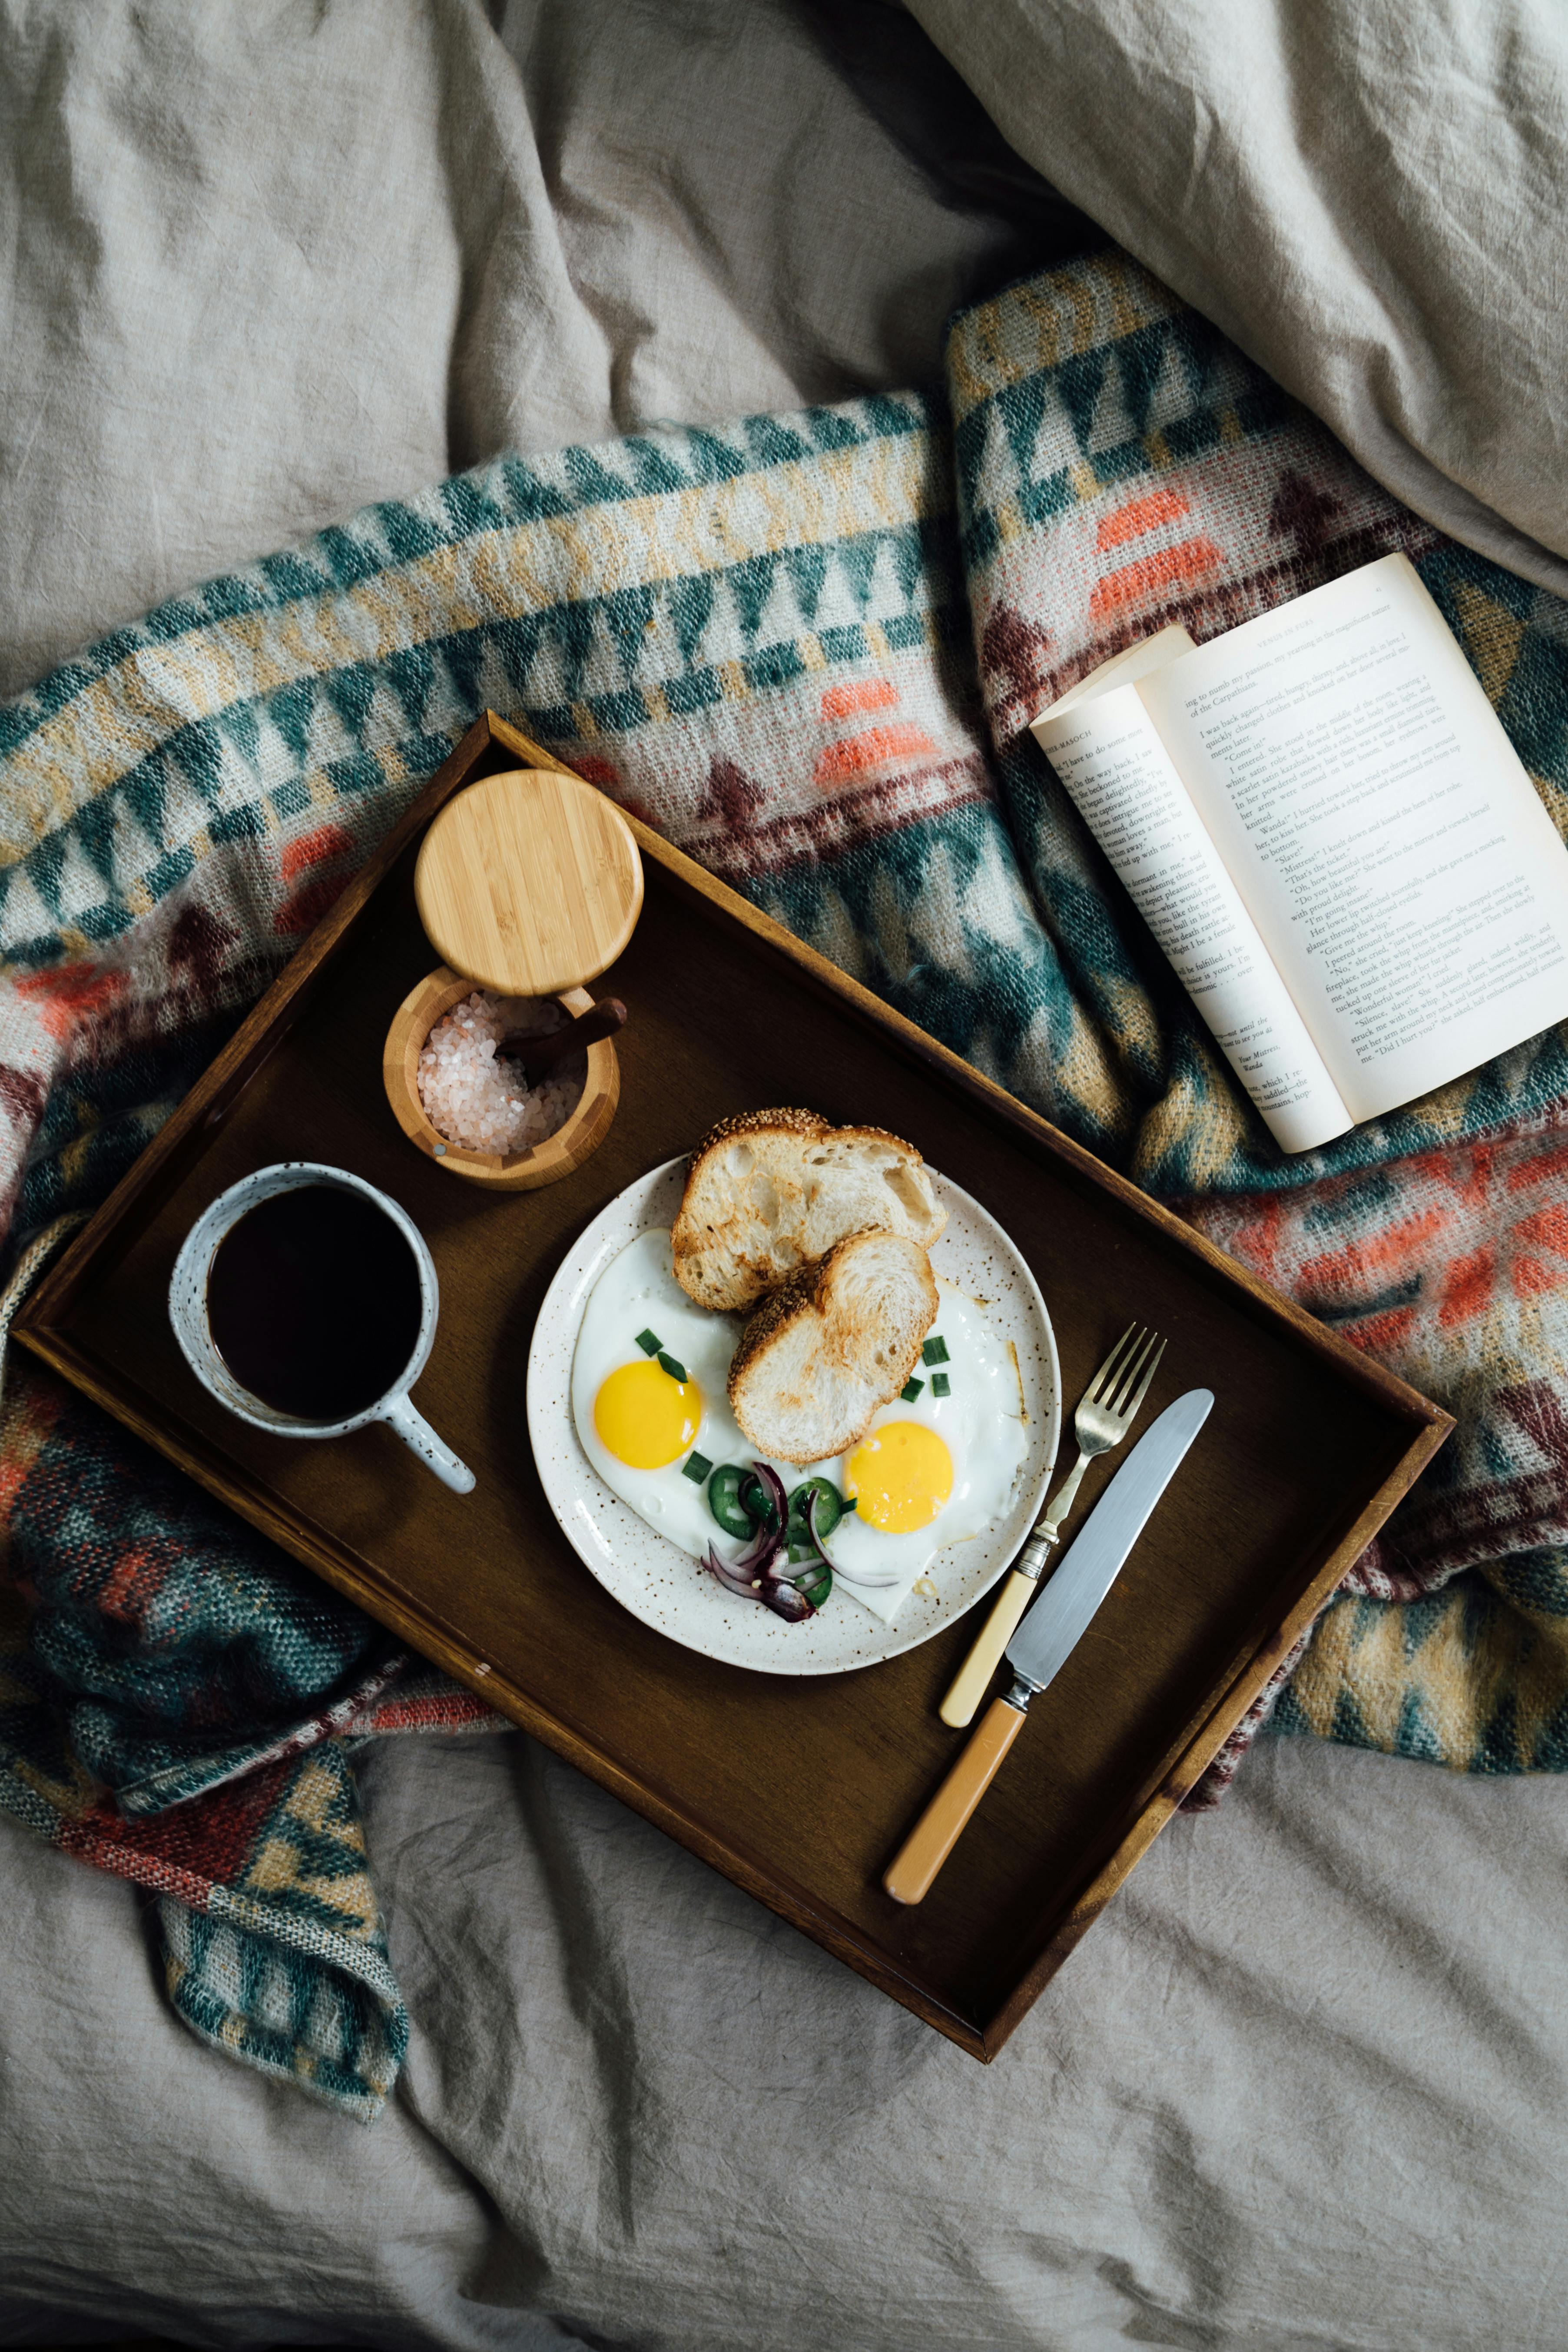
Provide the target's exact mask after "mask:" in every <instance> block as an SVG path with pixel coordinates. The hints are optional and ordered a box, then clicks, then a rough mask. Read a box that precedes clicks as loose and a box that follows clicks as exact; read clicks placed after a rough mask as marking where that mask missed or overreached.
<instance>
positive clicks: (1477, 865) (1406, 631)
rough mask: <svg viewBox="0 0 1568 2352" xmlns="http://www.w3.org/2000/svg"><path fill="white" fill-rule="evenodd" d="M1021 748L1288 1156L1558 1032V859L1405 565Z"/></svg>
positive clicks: (1130, 685)
mask: <svg viewBox="0 0 1568 2352" xmlns="http://www.w3.org/2000/svg"><path fill="white" fill-rule="evenodd" d="M1033 728H1034V733H1035V735H1036V737H1037V740H1038V741H1039V743H1040V746H1041V748H1042V750H1043V751H1045V753H1046V755H1047V758H1048V759H1049V761H1050V762H1051V765H1052V767H1053V768H1054V769H1055V770H1056V772H1057V774H1058V776H1059V777H1060V778H1061V781H1062V782H1063V783H1064V784H1065V785H1066V787H1067V789H1068V792H1069V793H1071V794H1072V797H1073V799H1074V801H1075V802H1076V803H1078V806H1079V810H1080V811H1081V812H1082V814H1083V817H1084V821H1085V823H1086V824H1088V825H1089V829H1090V831H1091V832H1092V833H1093V834H1094V835H1095V836H1096V838H1097V839H1098V840H1099V842H1100V846H1101V848H1102V849H1103V850H1104V851H1105V854H1106V856H1108V857H1109V858H1110V862H1111V864H1112V866H1114V867H1115V868H1116V871H1117V873H1118V874H1119V875H1120V876H1121V879H1122V881H1123V882H1124V883H1125V884H1126V886H1127V888H1128V890H1129V892H1130V893H1131V898H1132V901H1133V904H1134V905H1135V906H1136V907H1137V908H1138V911H1139V913H1140V914H1141V915H1142V917H1143V919H1144V921H1145V922H1146V923H1147V924H1148V926H1149V929H1151V930H1152V933H1153V935H1154V938H1155V939H1156V940H1157V941H1158V942H1159V945H1160V946H1161V947H1162V948H1163V950H1164V951H1165V953H1166V955H1168V956H1169V957H1170V959H1171V961H1172V963H1173V965H1174V967H1175V970H1176V973H1177V976H1178V977H1179V978H1180V979H1181V980H1182V981H1183V982H1184V984H1185V986H1186V987H1187V989H1188V990H1189V991H1190V992H1191V994H1192V997H1193V1000H1194V1003H1195V1004H1196V1005H1197V1008H1198V1010H1199V1012H1200V1013H1202V1014H1203V1016H1204V1018H1205V1021H1206V1022H1207V1023H1208V1025H1209V1027H1210V1028H1211V1029H1212V1030H1213V1031H1214V1034H1215V1040H1216V1042H1217V1043H1218V1045H1220V1047H1221V1048H1222V1050H1223V1051H1224V1053H1225V1055H1226V1058H1227V1060H1228V1061H1229V1063H1230V1065H1231V1067H1232V1068H1233V1069H1234V1070H1235V1071H1236V1074H1237V1076H1238V1077H1239V1078H1240V1080H1241V1082H1242V1084H1243V1085H1244V1086H1245V1087H1246V1088H1247V1092H1248V1093H1249V1094H1250V1095H1251V1097H1252V1099H1253V1101H1254V1102H1255V1103H1256V1104H1257V1105H1258V1109H1259V1110H1260V1111H1261V1113H1262V1114H1263V1117H1264V1118H1265V1119H1267V1121H1268V1125H1269V1127H1270V1129H1272V1130H1273V1133H1274V1136H1275V1138H1276V1139H1277V1140H1278V1142H1279V1147H1280V1149H1281V1150H1284V1151H1307V1150H1310V1149H1311V1148H1312V1146H1313V1145H1315V1144H1319V1143H1327V1142H1328V1141H1329V1140H1330V1139H1331V1137H1333V1136H1336V1135H1343V1134H1344V1133H1345V1132H1346V1131H1347V1129H1350V1128H1352V1127H1354V1126H1356V1125H1357V1124H1358V1123H1359V1122H1360V1121H1361V1120H1362V1119H1364V1118H1378V1117H1379V1116H1380V1115H1381V1114H1382V1113H1383V1112H1384V1111H1388V1110H1394V1109H1395V1108H1397V1107H1398V1106H1399V1105H1400V1104H1401V1103H1406V1102H1409V1101H1411V1100H1412V1099H1413V1098H1414V1097H1415V1096H1417V1095H1423V1094H1426V1093H1427V1092H1429V1091H1430V1089H1431V1088H1432V1087H1439V1086H1444V1085H1446V1084H1447V1081H1448V1080H1449V1079H1450V1078H1455V1077H1458V1076H1459V1075H1460V1074H1461V1072H1463V1071H1466V1070H1470V1069H1473V1068H1474V1067H1475V1066H1476V1065H1477V1064H1478V1063H1479V1062H1484V1061H1487V1060H1489V1058H1490V1057H1491V1055H1494V1054H1500V1053H1502V1052H1503V1051H1504V1050H1505V1048H1506V1047H1508V1046H1510V1045H1518V1044H1519V1043H1520V1042H1521V1039H1523V1038H1526V1037H1532V1036H1534V1035H1535V1034H1536V1033H1537V1031H1539V1030H1542V1029H1544V1028H1546V1027H1548V1026H1549V1025H1550V1024H1552V1022H1554V1021H1561V1020H1563V1018H1565V1017H1568V851H1565V850H1564V848H1563V844H1562V842H1561V841H1560V840H1559V839H1558V837H1557V834H1556V832H1555V830H1554V829H1553V826H1552V821H1551V819H1550V818H1549V817H1548V815H1547V814H1546V812H1545V810H1544V809H1543V808H1542V804H1541V801H1540V799H1539V797H1538V795H1537V793H1536V792H1535V789H1534V787H1533V786H1532V784H1531V781H1530V778H1529V777H1528V776H1527V775H1526V773H1525V772H1524V770H1523V768H1522V767H1521V765H1520V762H1519V759H1518V756H1517V754H1516V753H1515V751H1514V750H1513V746H1512V745H1511V744H1510V741H1509V740H1508V737H1507V736H1506V735H1505V734H1504V733H1503V730H1502V729H1501V727H1500V725H1499V723H1498V720H1497V718H1496V716H1495V714H1494V712H1493V710H1492V708H1491V705H1490V704H1489V702H1488V700H1487V698H1486V696H1485V695H1484V694H1483V693H1482V691H1481V688H1480V686H1479V683H1478V682H1477V680H1476V677H1475V676H1474V673H1473V672H1472V671H1471V669H1470V667H1469V665H1468V663H1467V661H1466V660H1465V657H1464V656H1463V655H1462V654H1461V653H1460V651H1459V648H1458V646H1457V645H1456V644H1455V642H1454V639H1453V637H1452V635H1450V633H1449V630H1448V628H1447V624H1446V623H1445V621H1444V619H1443V616H1442V614H1440V613H1439V612H1438V610H1437V607H1436V604H1434V603H1433V602H1432V599H1431V597H1430V596H1429V595H1428V594H1427V593H1426V589H1425V588H1424V587H1423V586H1422V584H1421V582H1420V580H1419V579H1418V578H1417V576H1416V573H1415V570H1414V568H1413V567H1412V565H1411V564H1410V563H1409V562H1408V561H1407V560H1406V558H1405V556H1403V555H1389V556H1384V558H1383V560H1382V562H1378V563H1369V564H1367V565H1366V566H1365V567H1364V569H1363V570H1362V571H1360V572H1351V573H1350V574H1349V575H1348V576H1347V577H1346V578H1345V579H1342V580H1334V581H1331V582H1330V583H1329V584H1328V586H1327V587H1325V588H1315V589H1313V590H1312V591H1311V593H1310V594H1309V595H1306V596H1301V597H1299V598H1298V599H1297V600H1296V602H1295V603H1294V604H1285V605H1282V606H1281V607H1280V608H1279V611H1278V612H1274V613H1264V614H1260V615H1259V616H1258V618H1257V619H1256V620H1252V621H1247V622H1244V623H1243V624H1242V625H1241V627H1239V628H1237V629H1232V630H1231V631H1230V633H1229V634H1228V635H1226V636H1223V637H1215V638H1212V639H1211V640H1210V642H1209V643H1208V644H1207V645H1205V646H1194V644H1193V641H1192V639H1191V638H1190V637H1189V636H1188V635H1187V633H1186V631H1185V630H1184V629H1183V628H1180V627H1176V628H1168V629H1162V630H1161V631H1160V632H1159V634H1158V635H1155V636H1152V637H1149V638H1146V639H1145V640H1144V642H1143V643H1142V645H1137V646H1132V647H1131V648H1130V650H1129V651H1128V652H1126V653H1123V654H1119V655H1118V656H1116V658H1115V660H1114V661H1109V662H1106V663H1104V664H1103V665H1102V667H1100V668H1099V669H1097V670H1095V671H1093V672H1092V673H1091V675H1090V676H1089V677H1087V678H1085V679H1084V680H1083V681H1082V683H1081V684H1079V686H1076V687H1074V688H1073V689H1072V691H1071V693H1070V694H1065V695H1064V696H1063V697H1062V698H1061V700H1060V701H1059V702H1056V703H1053V704H1052V705H1051V707H1050V709H1048V710H1046V711H1043V712H1042V713H1041V714H1040V716H1039V717H1038V718H1037V719H1035V720H1034V722H1033Z"/></svg>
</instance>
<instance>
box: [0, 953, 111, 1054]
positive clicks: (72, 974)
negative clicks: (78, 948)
mask: <svg viewBox="0 0 1568 2352" xmlns="http://www.w3.org/2000/svg"><path fill="white" fill-rule="evenodd" d="M11 985H12V987H13V988H14V989H15V990H16V993H17V995H18V996H25V997H35V998H37V999H38V1000H39V1003H38V1018H39V1019H40V1020H41V1021H42V1023H43V1024H44V1026H45V1028H46V1029H47V1031H48V1033H49V1034H50V1036H51V1037H64V1036H65V1034H66V1033H67V1031H68V1030H69V1029H71V1028H73V1027H74V1026H75V1024H76V1023H77V1022H79V1021H81V1020H85V1019H86V1018H87V1016H88V1015H89V1013H106V1012H107V1011H108V1009H109V1007H110V1005H111V1004H112V1003H113V1002H114V1000H115V998H116V997H117V996H122V995H123V994H124V992H125V987H126V977H125V974H124V973H123V972H118V971H98V969H97V968H96V966H94V965H92V964H90V963H61V964H57V965H56V966H55V968H54V970H53V971H33V972H28V973H27V974H26V978H24V979H22V980H14V981H13V982H12V983H11Z"/></svg>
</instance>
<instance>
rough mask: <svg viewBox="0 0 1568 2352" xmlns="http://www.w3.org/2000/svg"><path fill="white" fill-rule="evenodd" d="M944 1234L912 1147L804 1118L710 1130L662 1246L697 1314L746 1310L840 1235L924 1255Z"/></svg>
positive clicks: (943, 1218) (762, 1113)
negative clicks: (897, 1244)
mask: <svg viewBox="0 0 1568 2352" xmlns="http://www.w3.org/2000/svg"><path fill="white" fill-rule="evenodd" d="M946 1223H947V1211H946V1210H945V1209H944V1208H942V1206H941V1204H940V1203H939V1202H938V1200H937V1197H936V1190H935V1187H934V1186H933V1184H932V1182H931V1171H930V1170H929V1169H928V1168H927V1167H926V1166H925V1164H924V1162H923V1161H922V1160H921V1155H920V1153H919V1152H918V1151H917V1150H915V1149H914V1146H913V1145H912V1144H909V1143H905V1142H903V1141H901V1140H900V1138H899V1137H898V1136H896V1135H889V1134H887V1133H886V1132H885V1130H884V1129H881V1128H879V1127H830V1126H829V1125H828V1123H827V1121H826V1119H825V1118H818V1117H817V1115H816V1112H815V1111H810V1110H754V1111H749V1112H748V1113H747V1114H746V1116H745V1117H744V1118H727V1119H723V1120H721V1123H720V1124H719V1126H717V1127H716V1128H714V1129H712V1130H711V1131H710V1133H709V1134H707V1135H705V1136H704V1137H703V1139H702V1140H701V1142H700V1144H699V1145H698V1147H697V1149H696V1150H695V1151H694V1152H693V1153H692V1155H691V1166H690V1169H689V1171H688V1173H687V1178H686V1190H685V1192H684V1193H683V1194H682V1196H681V1202H680V1213H679V1216H678V1217H677V1218H676V1221H675V1228H674V1233H673V1235H672V1240H673V1245H674V1250H675V1276H676V1280H677V1281H678V1282H679V1285H680V1286H681V1288H682V1289H683V1290H684V1291H685V1292H686V1293H687V1295H688V1297H691V1298H694V1299H695V1300H696V1301H697V1304H698V1306H699V1307H718V1308H722V1309H725V1310H727V1311H729V1312H731V1313H734V1312H736V1311H743V1310H744V1309H745V1308H746V1307H752V1306H754V1305H755V1303H756V1301H757V1300H758V1299H759V1298H764V1297H766V1296H767V1294H768V1293H769V1292H770V1291H772V1290H776V1289H777V1288H778V1286H779V1285H780V1283H781V1282H784V1281H786V1280H787V1279H788V1277H789V1276H791V1275H792V1274H794V1273H795V1269H796V1268H797V1267H798V1266H801V1265H811V1264H813V1263H815V1261H816V1259H818V1258H822V1257H826V1255H827V1253H828V1251H829V1250H830V1249H832V1248H833V1246H834V1244H835V1243H837V1242H841V1241H843V1240H844V1239H845V1237H846V1235H847V1234H862V1233H888V1234H899V1235H900V1236H901V1237H902V1238H903V1239H904V1240H906V1241H911V1242H917V1243H919V1244H920V1246H921V1248H922V1249H929V1248H930V1247H931V1244H932V1242H934V1241H935V1240H936V1238H937V1235H938V1234H940V1233H941V1231H942V1227H943V1225H945V1224H946Z"/></svg>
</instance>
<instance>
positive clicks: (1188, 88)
mask: <svg viewBox="0 0 1568 2352" xmlns="http://www.w3.org/2000/svg"><path fill="white" fill-rule="evenodd" d="M909 5H910V10H911V12H912V13H913V14H914V15H915V16H917V17H918V18H919V19H920V21H921V24H922V25H923V26H925V28H926V29H927V31H928V32H929V33H930V34H931V36H932V37H933V38H934V39H935V40H936V41H937V42H938V43H939V44H940V46H941V47H942V49H943V50H944V51H945V52H946V54H947V56H948V57H949V58H951V59H952V62H953V63H954V64H955V65H957V66H958V67H959V68H960V70H961V71H962V72H963V76H964V79H965V80H966V81H967V82H968V83H969V85H970V87H971V89H973V91H974V92H975V94H976V95H977V96H978V98H979V99H980V100H981V101H982V103H983V104H984V107H985V108H986V109H987V110H988V111H989V112H990V114H991V115H992V116H993V117H994V120H995V121H996V122H997V124H998V125H999V126H1000V128H1001V129H1002V130H1003V131H1005V133H1006V136H1007V138H1008V139H1009V140H1010V141H1011V142H1012V144H1013V145H1014V146H1015V147H1016V149H1017V150H1018V151H1019V152H1020V153H1021V154H1023V155H1024V156H1026V158H1027V159H1028V160H1029V162H1031V163H1034V164H1036V165H1037V166H1038V168H1039V169H1040V170H1041V171H1042V172H1044V173H1046V174H1047V177H1048V178H1049V179H1050V180H1051V181H1053V182H1054V184H1056V186H1057V187H1058V189H1060V190H1061V192H1062V193H1063V194H1065V195H1067V196H1068V197H1070V198H1071V199H1072V201H1073V203H1074V204H1076V205H1081V206H1082V208H1083V210H1084V211H1085V212H1086V213H1088V214H1089V215H1091V216H1092V217H1093V218H1094V219H1095V220H1096V221H1097V222H1098V223H1099V224H1100V226H1101V227H1102V228H1104V229H1106V230H1109V232H1110V235H1111V236H1113V237H1114V238H1115V239H1116V241H1117V242H1118V243H1119V244H1121V245H1123V246H1125V247H1127V250H1128V251H1129V252H1130V253H1131V254H1134V255H1136V257H1137V258H1138V259H1139V260H1140V261H1142V262H1143V263H1144V264H1146V266H1147V267H1148V268H1151V269H1152V270H1153V271H1154V273H1155V275H1156V276H1157V277H1160V278H1163V279H1164V281H1165V283H1166V284H1167V285H1169V286H1171V287H1173V288H1174V289H1175V291H1176V292H1177V293H1178V294H1180V295H1182V296H1183V297H1184V299H1186V300H1187V301H1189V302H1192V303H1194V304H1195V306H1196V307H1197V309H1199V310H1202V311H1204V312H1205V315H1206V316H1207V317H1209V318H1211V319H1213V320H1215V323H1216V324H1217V325H1219V326H1221V327H1223V328H1224V330H1225V331H1226V334H1227V335H1229V336H1231V337H1232V338H1233V339H1234V340H1235V341H1237V342H1238V343H1239V344H1240V345H1241V347H1242V349H1243V350H1244V351H1246V352H1250V354H1251V355H1252V357H1253V358H1254V359H1255V360H1258V361H1260V362H1262V364H1263V366H1264V367H1266V368H1267V369H1268V372H1269V373H1270V374H1271V375H1272V376H1274V377H1276V378H1277V379H1278V381H1279V383H1283V384H1285V385H1286V386H1287V387H1288V388H1289V390H1290V391H1291V392H1294V393H1295V394H1298V395H1299V397H1300V399H1302V400H1304V401H1305V402H1306V403H1307V404H1308V406H1309V407H1310V408H1313V409H1315V410H1316V411H1317V413H1318V415H1320V416H1321V417H1322V418H1324V420H1325V421H1326V422H1327V423H1328V424H1329V425H1331V426H1332V427H1333V430H1334V431H1335V432H1336V433H1337V434H1338V435H1339V436H1340V438H1341V440H1342V441H1343V442H1344V443H1345V445H1346V446H1347V447H1349V448H1350V449H1352V451H1353V452H1354V454H1355V455H1356V457H1359V458H1360V459H1361V462H1362V463H1363V466H1365V467H1366V468H1367V470H1368V472H1369V473H1372V474H1373V475H1375V476H1376V478H1377V479H1378V480H1379V481H1380V482H1383V483H1384V484H1385V486H1386V487H1387V488H1389V489H1391V490H1393V491H1394V493H1395V495H1396V496H1397V497H1399V498H1401V499H1404V500H1405V503H1406V505H1408V506H1412V507H1414V508H1415V511H1416V512H1417V514H1422V515H1425V516H1426V518H1427V519H1428V520H1429V521H1432V522H1435V523H1436V524H1438V525H1439V526H1440V527H1441V529H1443V530H1446V531H1449V532H1451V533H1452V534H1453V536H1454V537H1455V538H1456V539H1458V540H1462V541H1464V542H1465V544H1466V545H1467V546H1469V547H1475V548H1479V550H1480V551H1481V552H1482V553H1483V554H1486V555H1489V556H1492V557H1493V558H1495V560H1496V561H1497V562H1500V563H1503V564H1507V565H1508V566H1509V567H1510V569H1511V570H1514V571H1517V572H1523V573H1524V574H1525V575H1526V576H1527V577H1528V578H1530V579H1532V580H1537V581H1540V582H1541V583H1542V584H1543V585H1544V586H1546V587H1549V588H1552V589H1555V591H1556V592H1557V593H1558V594H1559V595H1563V594H1565V593H1568V562H1564V560H1563V559H1564V558H1565V557H1568V462H1565V461H1568V364H1565V362H1568V343H1565V338H1564V331H1563V317H1564V297H1565V295H1568V208H1565V207H1564V205H1563V153H1564V142H1565V140H1568V10H1564V9H1563V8H1562V7H1561V6H1559V5H1556V0H985V5H984V6H983V7H977V6H975V5H973V0H909Z"/></svg>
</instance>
